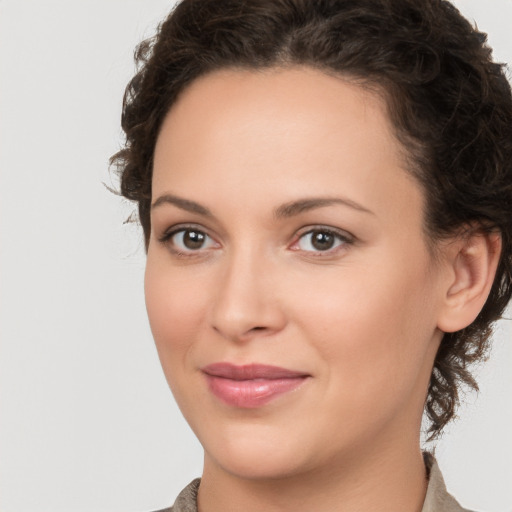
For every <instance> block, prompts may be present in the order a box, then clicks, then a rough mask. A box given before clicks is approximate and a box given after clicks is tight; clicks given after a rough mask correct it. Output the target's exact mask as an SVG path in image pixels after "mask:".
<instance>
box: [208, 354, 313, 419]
mask: <svg viewBox="0 0 512 512" xmlns="http://www.w3.org/2000/svg"><path fill="white" fill-rule="evenodd" d="M201 370H202V372H203V374H204V375H205V377H206V380H207V383H208V388H209V390H210V391H211V393H213V395H215V396H216V397H217V398H219V399H220V400H222V401H223V402H224V403H226V404H227V405H230V406H232V407H239V408H243V409H254V408H257V407H261V406H263V405H265V404H267V403H269V402H270V401H272V400H274V399H275V398H277V397H279V396H281V395H283V394H286V393H289V392H291V391H294V390H296V389H297V388H298V387H300V386H301V385H302V384H303V383H304V382H305V381H306V380H307V379H308V378H309V377H310V375H309V374H307V373H304V372H297V371H294V370H288V369H286V368H280V367H278V366H270V365H264V364H249V365H243V366H238V365H234V364H231V363H214V364H210V365H208V366H205V367H204V368H202V369H201Z"/></svg>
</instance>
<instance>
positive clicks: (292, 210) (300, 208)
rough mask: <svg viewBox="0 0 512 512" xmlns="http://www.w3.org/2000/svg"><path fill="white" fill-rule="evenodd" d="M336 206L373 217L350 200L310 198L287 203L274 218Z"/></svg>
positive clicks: (278, 209)
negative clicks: (346, 207) (345, 207)
mask: <svg viewBox="0 0 512 512" xmlns="http://www.w3.org/2000/svg"><path fill="white" fill-rule="evenodd" d="M337 204H340V205H343V206H348V207H349V208H353V209H354V210H357V211H360V212H363V213H369V214H371V215H375V213H374V212H372V211H371V210H368V209H367V208H365V207H364V206H362V205H360V204H359V203H356V202H355V201H352V200H351V199H346V198H341V197H311V198H305V199H299V200H297V201H291V202H289V203H285V204H283V205H281V206H280V207H279V208H277V209H276V210H275V212H274V216H275V217H276V218H278V219H280V218H285V217H293V216H294V215H299V214H300V213H303V212H306V211H309V210H314V209H316V208H323V207H325V206H332V205H337Z"/></svg>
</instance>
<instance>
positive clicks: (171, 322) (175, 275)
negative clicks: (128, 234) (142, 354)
mask: <svg viewBox="0 0 512 512" xmlns="http://www.w3.org/2000/svg"><path fill="white" fill-rule="evenodd" d="M161 260H162V258H158V257H157V256H153V255H152V254H151V251H149V252H148V259H147V264H146V273H145V279H144V291H145V297H146V309H147V313H148V318H149V323H150V326H151V331H152V333H153V337H154V340H155V343H156V347H157V350H158V354H159V356H160V360H161V363H162V366H163V369H164V372H165V373H166V376H167V377H168V378H169V374H170V372H171V368H170V365H171V364H172V366H173V367H175V368H176V369H177V370H178V371H179V368H180V366H182V365H183V363H184V362H185V361H186V355H187V352H188V350H189V349H190V347H191V345H192V343H193V341H194V339H196V338H197V332H198V330H199V328H200V325H201V320H202V318H203V317H204V309H205V306H206V304H207V300H206V298H205V297H203V295H202V294H203V293H204V289H205V287H204V286H200V284H199V283H198V282H197V281H195V280H193V282H191V280H190V277H187V276H188V274H187V273H186V272H181V271H180V268H179V267H178V268H170V267H169V265H166V264H165V261H161Z"/></svg>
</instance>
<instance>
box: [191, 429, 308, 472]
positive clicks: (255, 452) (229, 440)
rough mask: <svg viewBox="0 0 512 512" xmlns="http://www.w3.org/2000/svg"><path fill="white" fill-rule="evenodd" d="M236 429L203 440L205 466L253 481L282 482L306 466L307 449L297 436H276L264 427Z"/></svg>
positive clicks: (280, 434) (210, 433) (281, 433)
mask: <svg viewBox="0 0 512 512" xmlns="http://www.w3.org/2000/svg"><path fill="white" fill-rule="evenodd" d="M233 430H234V431H230V432H229V433H226V434H225V435H217V436H215V433H213V432H211V431H210V432H209V433H208V434H209V435H207V436H206V437H208V438H209V439H202V440H201V441H202V444H203V447H204V448H205V466H206V465H207V464H208V462H211V463H213V464H214V465H216V466H217V467H219V468H221V469H222V470H223V471H225V472H226V473H229V474H231V475H233V476H236V477H238V478H244V479H251V480H266V479H272V480H276V479H282V478H286V477H289V476H293V475H296V474H298V473H300V472H301V471H302V470H304V467H305V466H307V450H306V449H305V448H304V446H303V445H302V443H300V442H298V439H297V438H296V437H295V436H290V435H286V436H284V435H283V432H280V433H279V435H275V433H273V432H271V431H269V430H271V429H269V428H265V427H263V428H261V429H254V428H250V429H233ZM244 430H245V432H244ZM212 434H213V435H212ZM210 435H211V436H212V437H210ZM213 436H215V438H213ZM210 441H211V442H210Z"/></svg>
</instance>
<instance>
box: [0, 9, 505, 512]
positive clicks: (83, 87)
mask: <svg viewBox="0 0 512 512" xmlns="http://www.w3.org/2000/svg"><path fill="white" fill-rule="evenodd" d="M457 5H458V6H459V7H460V8H461V9H462V11H463V12H464V13H465V14H466V16H468V17H469V18H471V19H473V20H476V22H477V24H478V26H479V27H480V29H482V30H484V31H487V32H488V33H489V39H490V42H491V45H492V46H494V48H495V56H496V58H497V59H498V60H500V61H507V62H512V1H511V0H488V1H483V0H459V1H458V2H457ZM171 6H172V2H168V1H164V0H138V1H137V0H87V1H78V0H61V1H57V0H47V1H39V0H31V1H29V0H25V1H22V0H0V168H1V178H0V180H1V181H0V195H1V198H0V223H1V224H0V225H1V237H2V240H1V246H0V251H1V252H0V257H1V271H0V272H1V273H0V297H1V306H0V329H1V346H0V510H2V512H35V511H45V512H64V511H66V512H68V511H70V510H73V511H76V512H82V511H83V512H85V511H87V512H115V511H124V512H144V511H149V510H154V509H157V508H160V507H164V506H169V505H170V504H171V503H172V502H173V500H174V498H175V496H176V495H177V493H178V492H179V490H180V489H181V488H182V487H183V486H185V485H186V484H187V483H188V482H189V481H190V480H191V479H192V478H194V477H196V476H199V475H200V473H201V466H202V452H201V447H200V445H199V443H198V442H197V441H196V440H195V438H194V436H193V435H192V433H191V432H190V430H189V428H188V426H187V425H186V423H185V422H184V420H183V419H182V418H181V415H180V413H179V411H178V409H177V407H176V405H175V403H174V401H173V398H172V395H171V393H170V391H169V390H168V388H167V385H166V383H165V380H164V377H163V375H162V372H161V369H160V366H159V362H158V359H157V355H156V351H155V348H154V346H153V341H152V338H151V334H150V331H149V327H148V322H147V320H146V314H145V308H144V298H143V289H142V281H143V270H144V251H143V247H142V242H141V233H140V230H139V228H138V227H137V226H134V225H129V224H128V225H127V224H123V221H124V220H125V219H126V217H127V216H128V215H129V214H130V212H131V211H132V206H131V205H129V204H127V203H125V202H123V201H122V200H121V199H119V198H118V197H116V196H115V195H113V194H112V193H110V192H109V191H108V190H107V188H106V187H105V185H104V184H107V185H115V180H113V178H112V177H111V176H110V174H109V171H108V159H109V157H110V155H112V154H113V153H114V152H115V151H117V150H118V149H119V147H120V143H121V142H120V141H121V140H122V137H121V131H120V128H119V120H120V112H121V98H122V94H123V90H124V87H125V85H126V83H127V81H128V80H129V78H130V77H131V75H132V73H133V70H134V65H133V59H132V53H133V49H134V47H135V45H136V43H137V42H139V41H140V40H141V39H143V38H145V37H147V36H149V35H151V34H152V33H153V31H154V29H155V27H156V24H157V22H158V21H159V20H161V19H162V17H163V16H164V15H165V14H166V13H167V12H168V11H169V10H170V8H171ZM511 324H512V322H510V321H509V322H507V321H503V322H502V323H501V324H500V326H499V329H498V332H497V334H496V336H495V343H494V351H493V354H492V358H491V360H490V361H489V362H488V364H487V365H486V366H484V367H482V369H481V371H480V372H479V382H480V385H481V393H480V395H479V396H478V398H477V397H476V396H475V395H469V396H468V397H467V400H468V406H467V407H465V408H463V409H461V411H460V420H459V421H458V422H457V423H456V424H454V425H453V426H452V427H450V428H449V429H448V431H447V433H446V435H445V437H444V438H443V440H442V441H441V442H439V443H438V446H437V456H438V459H439V462H440V465H441V467H442V470H443V472H444V474H445V479H446V481H447V484H448V487H449V489H450V490H451V492H452V493H453V494H454V495H456V496H457V497H458V499H459V500H460V501H461V503H462V504H463V505H465V506H467V507H471V508H474V509H476V510H480V511H482V512H511V511H512V371H511V369H512V364H511V363H512V328H511Z"/></svg>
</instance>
